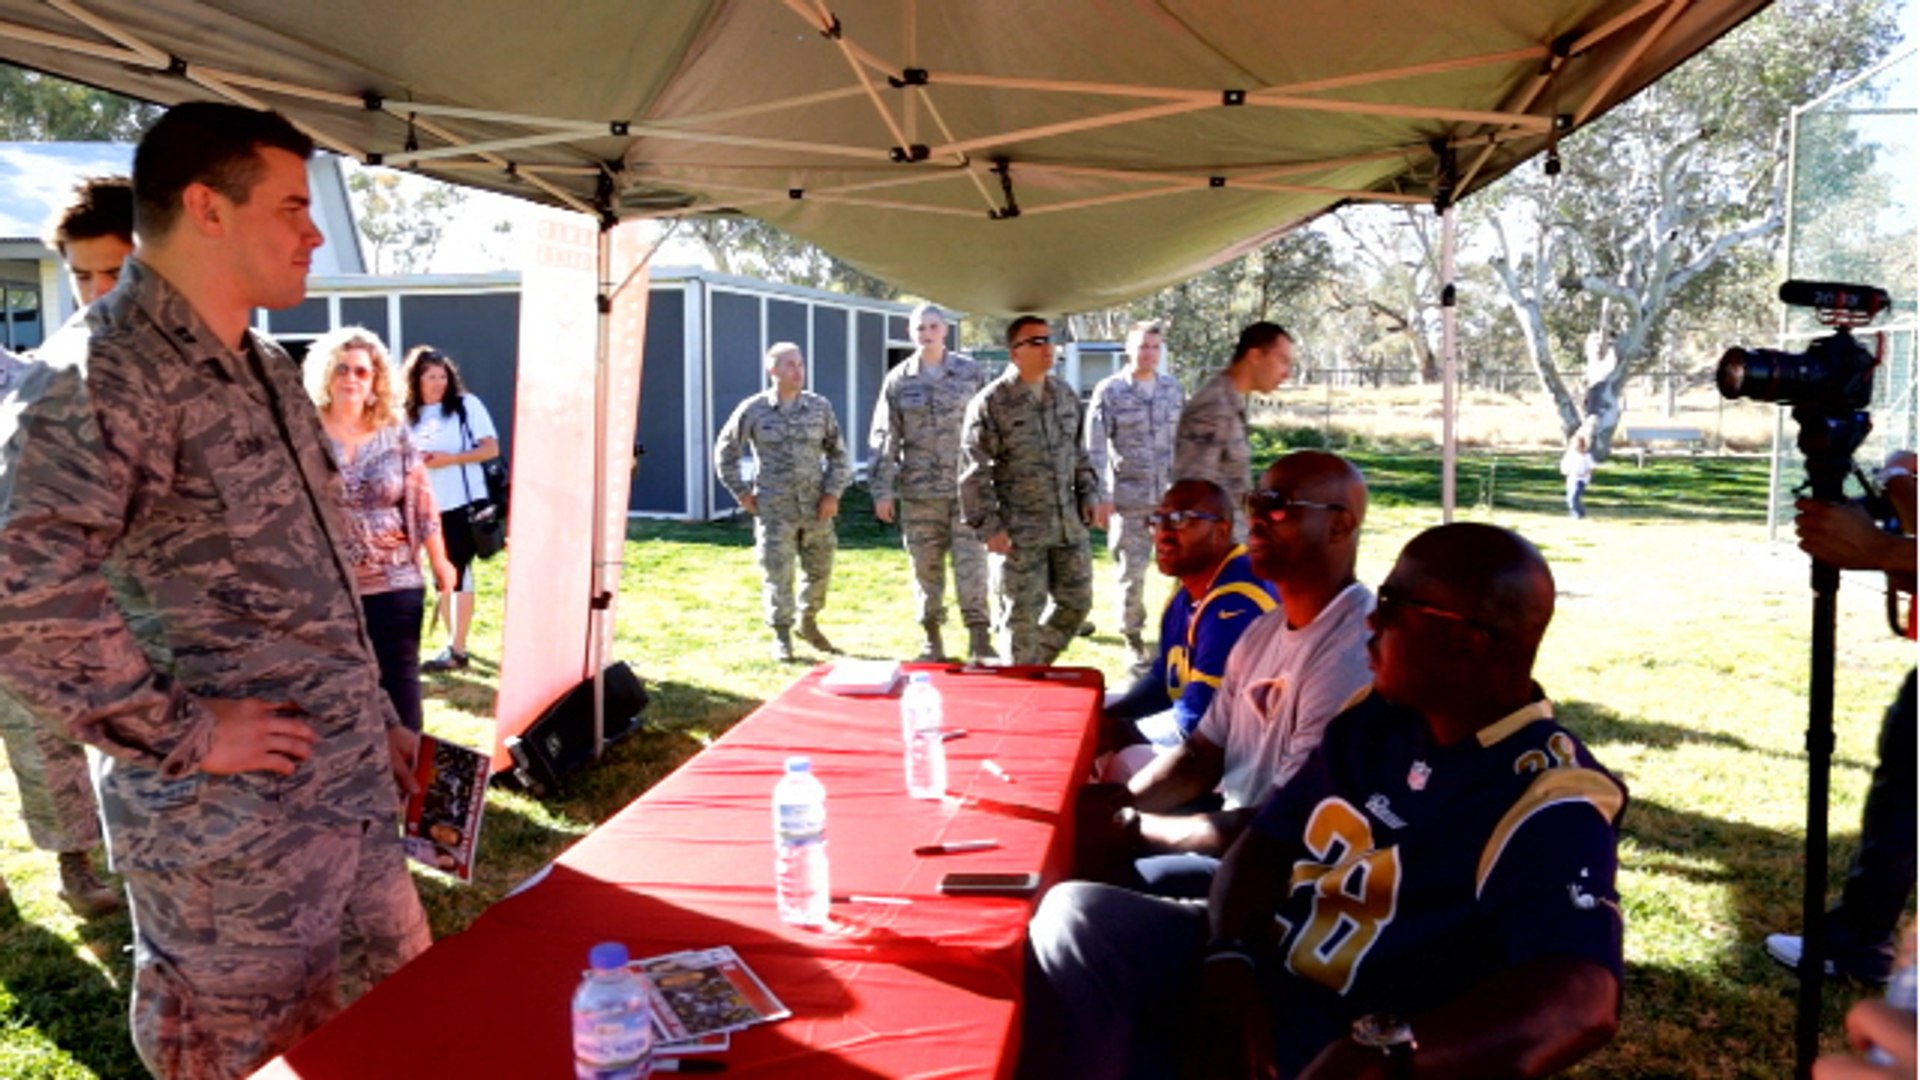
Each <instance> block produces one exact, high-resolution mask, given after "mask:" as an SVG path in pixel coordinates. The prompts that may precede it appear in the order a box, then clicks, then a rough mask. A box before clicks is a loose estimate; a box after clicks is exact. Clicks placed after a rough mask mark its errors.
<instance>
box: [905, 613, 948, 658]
mask: <svg viewBox="0 0 1920 1080" xmlns="http://www.w3.org/2000/svg"><path fill="white" fill-rule="evenodd" d="M920 634H921V643H920V655H919V656H916V657H914V658H913V659H914V661H915V662H916V663H921V664H942V663H945V662H946V659H947V648H946V645H945V643H943V642H942V641H941V640H940V624H939V623H921V624H920Z"/></svg>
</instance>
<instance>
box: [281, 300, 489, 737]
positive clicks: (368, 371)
mask: <svg viewBox="0 0 1920 1080" xmlns="http://www.w3.org/2000/svg"><path fill="white" fill-rule="evenodd" d="M306 382H307V392H308V393H309V394H311V395H313V400H314V403H315V404H316V405H318V406H319V407H320V424H321V426H322V427H324V428H326V430H327V440H328V442H330V443H331V444H332V446H333V456H334V459H335V460H336V461H338V462H339V463H340V479H341V481H342V483H343V487H344V492H343V505H344V507H345V509H346V522H347V541H346V552H345V554H346V556H347V561H348V562H349V563H351V564H352V565H353V570H354V576H355V578H356V579H357V584H358V585H359V590H360V607H361V610H362V611H364V612H365V613H366V620H367V635H368V636H369V637H370V638H372V639H373V651H374V656H375V657H376V658H377V659H378V660H379V662H380V685H381V687H382V688H384V689H385V690H386V692H387V696H388V697H389V698H391V699H392V700H393V707H394V709H395V710H396V711H397V712H399V714H400V722H401V723H403V724H405V725H406V726H407V728H408V729H409V730H412V731H419V730H420V623H421V619H422V616H423V615H424V614H425V612H426V582H425V580H424V579H423V578H422V576H421V573H420V551H421V549H422V548H424V549H426V552H427V559H428V561H429V562H430V563H431V564H432V566H433V577H434V582H435V584H436V585H437V587H438V588H439V590H440V592H441V594H442V595H445V594H448V593H451V592H452V591H453V590H454V588H455V587H456V585H457V582H458V575H457V574H456V573H455V572H454V569H453V564H452V563H451V562H449V561H448V560H447V549H446V544H445V542H444V541H443V540H442V538H441V535H440V512H439V509H438V508H437V507H435V506H434V503H433V488H432V486H431V485H430V484H429V483H428V481H427V470H426V466H425V464H424V463H423V462H422V461H421V457H420V452H419V450H417V449H416V448H415V447H414V445H413V439H412V437H411V436H409V435H408V434H407V428H406V425H405V424H403V423H401V421H400V415H399V411H398V410H397V409H396V408H395V407H394V393H393V385H394V380H393V372H392V365H391V364H389V363H388V361H387V350H386V347H385V346H384V345H382V344H381V343H380V339H379V338H378V337H376V336H374V334H373V332H372V331H369V330H366V329H363V328H361V327H357V326H349V327H342V328H341V329H338V330H335V331H333V332H331V333H329V334H326V335H325V336H323V337H321V338H320V339H319V340H317V341H315V342H314V343H313V347H312V348H311V349H309V350H308V352H307V360H306Z"/></svg>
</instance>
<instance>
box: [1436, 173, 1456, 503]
mask: <svg viewBox="0 0 1920 1080" xmlns="http://www.w3.org/2000/svg"><path fill="white" fill-rule="evenodd" d="M1453 215H1454V210H1453V203H1451V202H1448V203H1447V205H1446V208H1445V209H1443V210H1441V211H1440V363H1441V368H1440V371H1441V374H1440V393H1441V404H1440V520H1441V521H1442V522H1444V523H1446V524H1452V523H1453V508H1454V502H1455V499H1456V493H1455V488H1454V473H1455V471H1456V466H1457V465H1458V459H1459V447H1458V442H1457V440H1458V433H1457V432H1456V430H1455V423H1454V419H1455V418H1454V410H1455V407H1456V401H1455V387H1456V385H1457V383H1458V382H1459V367H1458V359H1457V355H1456V354H1457V349H1456V347H1455V345H1456V342H1455V333H1454V331H1455V324H1454V314H1455V309H1454V297H1455V293H1454V288H1453V244H1454V235H1453V234H1454V216H1453Z"/></svg>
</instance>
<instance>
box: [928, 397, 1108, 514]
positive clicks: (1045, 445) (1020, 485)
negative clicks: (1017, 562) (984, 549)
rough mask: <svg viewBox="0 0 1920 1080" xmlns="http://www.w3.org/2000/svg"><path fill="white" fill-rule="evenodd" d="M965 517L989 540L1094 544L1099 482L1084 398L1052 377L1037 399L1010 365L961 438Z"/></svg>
mask: <svg viewBox="0 0 1920 1080" xmlns="http://www.w3.org/2000/svg"><path fill="white" fill-rule="evenodd" d="M960 445H961V455H962V458H961V466H960V514H961V516H962V517H964V518H965V519H966V522H967V524H968V525H969V526H971V527H972V528H973V530H974V532H975V533H977V534H978V535H979V536H980V538H981V539H982V540H985V539H988V538H989V537H992V536H994V535H995V534H997V533H1001V532H1004V533H1006V534H1007V535H1008V537H1009V538H1011V539H1012V541H1013V542H1014V544H1016V545H1019V546H1031V547H1052V546H1055V545H1060V544H1081V543H1085V542H1086V540H1087V527H1086V525H1085V524H1084V523H1083V522H1082V520H1081V516H1080V515H1081V513H1082V511H1086V512H1091V511H1092V509H1093V506H1094V503H1095V502H1096V501H1097V495H1098V489H1099V483H1098V482H1097V481H1096V480H1095V479H1094V476H1093V466H1092V465H1090V464H1088V462H1087V449H1086V445H1085V443H1084V442H1083V441H1082V438H1081V430H1080V399H1079V398H1077V397H1075V396H1074V393H1073V387H1071V386H1068V385H1067V382H1066V380H1065V379H1062V378H1060V377H1059V376H1056V375H1048V376H1047V381H1046V392H1045V394H1044V396H1043V397H1042V398H1040V399H1035V397H1034V395H1033V392H1032V391H1031V390H1029V389H1028V388H1027V387H1026V386H1025V385H1023V384H1022V383H1021V382H1020V372H1019V370H1018V369H1017V368H1014V367H1012V366H1009V367H1008V368H1007V370H1006V371H1005V372H1003V373H1002V374H1001V375H1000V377H999V378H997V379H995V380H993V381H992V382H990V383H988V384H987V386H986V389H984V390H982V391H980V392H979V393H978V394H976V395H974V398H973V400H972V401H971V402H969V403H968V404H967V419H966V426H965V427H964V428H963V429H962V435H961V440H960Z"/></svg>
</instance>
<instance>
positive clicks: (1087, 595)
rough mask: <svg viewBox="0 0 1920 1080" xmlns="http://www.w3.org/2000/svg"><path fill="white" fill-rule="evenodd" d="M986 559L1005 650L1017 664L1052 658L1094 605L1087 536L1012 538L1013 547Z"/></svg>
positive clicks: (1073, 633)
mask: <svg viewBox="0 0 1920 1080" xmlns="http://www.w3.org/2000/svg"><path fill="white" fill-rule="evenodd" d="M988 561H989V562H990V563H991V564H992V567H993V577H994V595H995V597H996V598H997V599H998V601H999V616H1000V620H999V622H1000V625H999V629H1001V630H1003V631H1004V632H1005V633H1006V635H1007V637H1008V639H1009V645H1010V648H1009V650H1008V654H1007V655H1008V656H1009V657H1010V658H1011V659H1012V661H1013V662H1014V663H1016V664H1051V663H1053V661H1054V658H1055V657H1058V656H1059V655H1060V653H1061V652H1062V651H1064V650H1065V649H1066V647H1067V644H1068V643H1069V642H1071V641H1072V640H1073V638H1074V635H1075V634H1077V633H1079V631H1080V624H1081V623H1083V622H1085V621H1086V619H1087V612H1089V611H1091V610H1093V552H1092V550H1091V549H1089V548H1088V546H1087V542H1086V541H1085V540H1084V539H1083V540H1081V541H1080V542H1079V543H1075V544H1055V545H1051V546H1047V547H1022V546H1020V545H1019V544H1015V545H1014V546H1013V550H1012V551H1010V552H1008V553H1007V554H1005V555H995V556H993V557H992V558H991V559H990V560H988ZM1049 600H1051V601H1052V603H1053V608H1052V610H1051V611H1048V610H1047V603H1048V601H1049ZM1042 615H1045V616H1046V621H1045V622H1042V621H1041V616H1042Z"/></svg>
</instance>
